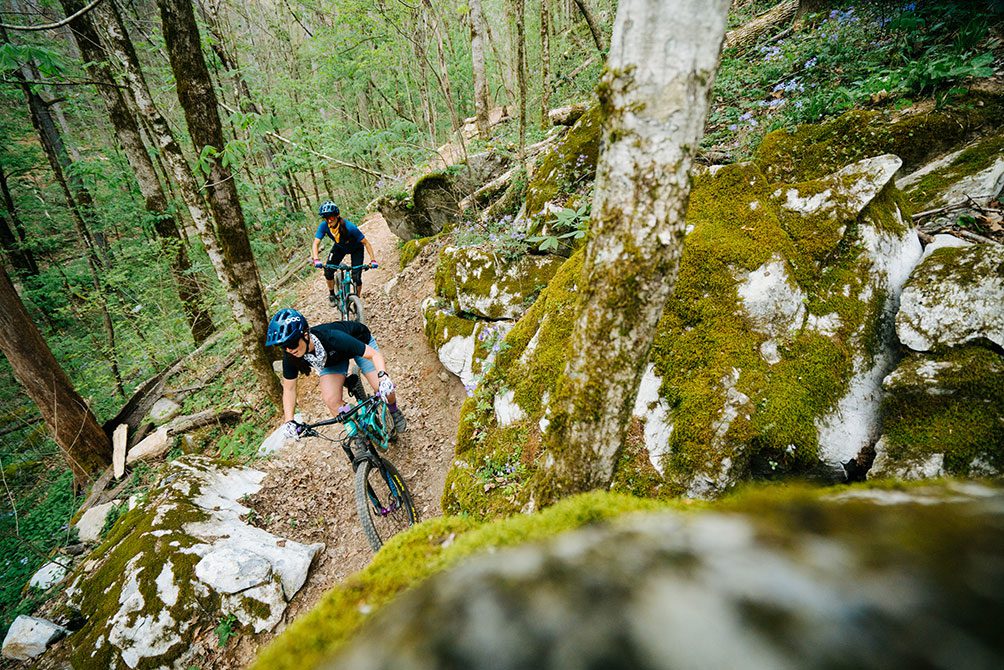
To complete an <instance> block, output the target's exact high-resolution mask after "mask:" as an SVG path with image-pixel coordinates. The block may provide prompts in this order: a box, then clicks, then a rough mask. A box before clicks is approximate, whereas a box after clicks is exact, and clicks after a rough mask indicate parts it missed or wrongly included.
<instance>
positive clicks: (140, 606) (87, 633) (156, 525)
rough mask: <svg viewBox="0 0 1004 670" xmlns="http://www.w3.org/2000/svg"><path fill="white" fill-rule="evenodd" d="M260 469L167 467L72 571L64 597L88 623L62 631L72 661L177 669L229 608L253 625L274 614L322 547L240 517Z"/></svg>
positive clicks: (197, 460) (189, 461)
mask: <svg viewBox="0 0 1004 670" xmlns="http://www.w3.org/2000/svg"><path fill="white" fill-rule="evenodd" d="M263 477H264V474H263V473H261V472H257V471H254V470H242V469H237V468H230V467H225V466H221V465H218V464H217V463H215V462H214V461H212V460H211V459H208V458H204V457H183V458H180V459H177V460H175V461H173V462H171V463H170V464H169V465H168V472H167V474H166V475H165V476H164V478H163V479H162V481H161V483H160V485H159V486H158V487H157V488H155V489H154V490H153V491H152V492H151V493H150V494H149V497H148V500H147V503H146V505H145V506H144V507H142V508H137V509H136V510H133V511H131V512H129V513H128V514H127V515H126V516H125V517H123V518H122V519H120V520H119V521H118V523H117V524H116V525H115V527H114V528H113V530H112V531H111V533H110V535H109V538H108V539H107V540H106V542H105V544H104V545H102V547H100V548H99V549H98V551H97V552H95V556H94V558H92V559H91V560H90V561H87V562H86V563H84V565H83V566H82V567H81V568H80V569H79V570H78V572H77V573H76V578H75V580H74V583H73V584H72V586H71V588H70V589H69V602H70V605H71V607H73V608H75V609H76V610H78V611H79V612H80V613H81V615H82V616H83V617H84V619H86V624H85V625H84V627H83V628H82V629H81V630H80V631H78V632H76V633H75V634H74V635H73V636H72V637H71V638H70V645H71V646H72V650H71V652H70V653H71V660H72V662H73V664H74V667H81V668H83V667H95V668H97V667H100V668H125V667H129V668H137V667H145V668H153V667H183V666H184V659H185V657H186V654H187V653H190V652H191V639H190V638H191V635H192V632H193V631H194V630H196V629H197V628H198V627H200V626H202V627H210V628H211V627H213V626H215V625H216V623H217V622H218V621H219V619H220V618H221V617H224V616H227V615H233V616H235V617H236V618H237V620H238V621H239V622H240V623H241V625H243V626H245V627H246V628H247V629H248V630H251V631H253V632H256V633H258V632H262V631H266V630H270V629H271V628H273V627H274V626H275V625H276V624H277V623H278V622H279V620H280V619H281V617H282V614H283V612H284V611H285V608H286V606H287V603H288V601H289V600H290V599H291V598H292V597H293V596H294V595H295V594H296V592H297V591H298V590H299V589H300V587H302V586H303V584H304V582H305V581H306V578H307V571H308V570H309V568H310V564H311V562H312V560H313V558H314V556H315V555H316V554H317V553H318V552H319V551H321V550H322V549H323V546H324V545H321V544H314V545H309V546H308V545H303V544H300V543H298V542H293V541H291V540H286V539H283V538H280V537H276V536H275V535H272V534H271V533H268V532H266V531H264V530H261V529H259V528H254V527H252V526H249V525H247V524H245V523H244V522H243V521H242V520H241V516H242V515H244V514H247V513H248V511H249V510H248V508H247V507H245V506H244V505H243V504H242V503H241V502H240V501H241V500H242V499H243V498H244V497H245V496H247V495H250V494H252V493H254V492H256V491H257V490H258V489H259V488H260V482H261V480H262V478H263Z"/></svg>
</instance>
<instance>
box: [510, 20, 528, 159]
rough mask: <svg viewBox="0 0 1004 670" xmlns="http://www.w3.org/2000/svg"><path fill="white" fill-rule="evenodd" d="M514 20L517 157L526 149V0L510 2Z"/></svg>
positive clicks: (521, 156)
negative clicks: (517, 95)
mask: <svg viewBox="0 0 1004 670" xmlns="http://www.w3.org/2000/svg"><path fill="white" fill-rule="evenodd" d="M512 3H513V13H514V15H515V18H516V34H515V37H514V39H515V42H516V44H515V51H516V82H517V84H518V86H519V157H520V159H521V160H522V158H523V152H524V150H525V149H526V11H525V10H526V0H512Z"/></svg>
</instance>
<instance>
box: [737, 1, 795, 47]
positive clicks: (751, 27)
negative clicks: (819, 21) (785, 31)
mask: <svg viewBox="0 0 1004 670" xmlns="http://www.w3.org/2000/svg"><path fill="white" fill-rule="evenodd" d="M800 4H803V3H799V0H784V2H781V3H779V4H777V5H774V7H772V8H771V9H769V10H767V11H766V12H764V13H763V14H761V15H760V16H758V17H756V18H755V19H753V20H752V21H750V22H749V23H747V24H745V25H742V26H740V27H738V28H736V29H735V30H730V31H729V32H728V33H727V34H726V35H725V44H724V45H723V46H722V48H723V49H737V50H738V51H739V52H743V51H745V50H746V49H748V48H750V47H751V46H753V45H754V44H756V42H757V40H759V39H760V38H761V37H762V36H763V35H765V34H767V33H769V32H771V31H772V30H774V29H775V28H776V27H777V26H779V25H781V24H782V23H785V22H787V21H790V20H791V19H792V18H794V16H795V12H796V11H797V10H798V9H799V5H800Z"/></svg>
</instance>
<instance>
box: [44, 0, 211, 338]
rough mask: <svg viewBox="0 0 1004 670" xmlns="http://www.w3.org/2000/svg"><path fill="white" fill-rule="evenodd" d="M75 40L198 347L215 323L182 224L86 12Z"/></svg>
mask: <svg viewBox="0 0 1004 670" xmlns="http://www.w3.org/2000/svg"><path fill="white" fill-rule="evenodd" d="M61 2H62V5H63V10H64V11H65V12H66V14H67V16H70V15H73V14H75V13H76V12H77V11H79V10H80V9H81V8H82V7H83V0H61ZM70 26H71V27H72V29H73V36H74V39H75V40H76V42H77V45H78V47H79V49H80V52H81V54H82V56H83V58H84V61H85V62H86V63H87V71H88V73H89V74H90V76H91V77H92V78H93V79H94V80H95V81H97V82H101V84H99V85H98V86H97V89H98V93H100V95H101V99H102V101H103V102H104V105H105V110H106V111H107V113H108V117H109V119H110V120H111V122H112V126H113V127H114V128H115V133H116V135H117V137H118V141H119V144H120V145H121V146H122V150H123V151H124V152H125V154H126V159H127V160H128V161H129V165H130V166H131V167H132V170H133V173H134V174H135V175H136V180H137V182H138V183H139V189H140V192H141V193H142V194H143V200H144V203H145V206H146V211H147V212H149V213H150V216H151V217H152V218H153V222H154V229H155V230H156V232H157V236H158V237H159V238H160V240H161V244H162V249H163V250H164V252H165V253H166V254H167V257H168V261H169V265H170V268H171V275H172V276H173V277H174V281H175V284H176V285H177V287H178V296H179V298H180V299H181V305H182V308H183V309H184V311H185V316H186V318H187V320H188V327H189V330H190V331H191V333H192V339H193V340H194V341H195V344H196V346H198V345H199V344H202V342H204V341H205V340H206V338H208V337H209V336H210V335H211V334H212V333H213V322H212V319H211V318H210V316H209V312H208V311H207V310H206V309H205V308H204V307H202V306H201V296H202V293H203V288H202V286H201V285H200V283H199V281H198V278H197V277H196V276H195V275H193V274H192V273H191V267H192V264H191V261H190V260H189V258H188V250H187V248H186V245H185V242H184V240H183V239H182V237H181V233H180V232H179V231H178V225H177V223H176V222H175V220H174V217H173V216H172V215H171V214H170V211H169V209H168V205H167V196H166V195H165V194H164V189H163V188H162V187H161V184H160V179H159V178H158V177H157V173H156V171H155V170H154V167H153V161H152V160H151V159H150V155H149V153H147V149H146V144H145V143H144V141H143V137H142V135H141V134H140V131H139V124H138V123H137V122H136V118H135V117H134V116H133V114H132V111H131V110H130V109H129V107H128V105H127V104H126V101H125V99H124V98H123V96H122V93H121V91H119V89H118V88H116V87H115V86H114V85H113V84H114V80H113V79H112V75H111V72H110V70H109V68H108V55H107V53H105V50H104V48H103V47H102V46H101V42H100V39H99V38H98V34H97V31H96V30H95V29H94V26H93V24H92V23H91V18H90V16H89V15H87V14H84V15H82V16H80V17H78V18H77V19H74V20H73V21H71V22H70Z"/></svg>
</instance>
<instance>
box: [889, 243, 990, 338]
mask: <svg viewBox="0 0 1004 670" xmlns="http://www.w3.org/2000/svg"><path fill="white" fill-rule="evenodd" d="M1002 305H1004V246H1001V245H998V244H979V245H973V246H970V247H965V248H944V249H938V250H937V251H935V252H934V253H932V254H931V255H930V257H928V258H927V259H926V260H925V261H924V262H923V263H921V264H920V265H919V266H918V267H917V269H916V270H915V271H914V272H913V275H912V276H911V277H910V281H909V282H908V283H907V285H906V287H905V288H904V290H903V296H902V299H901V301H900V309H899V313H898V314H897V315H896V333H897V334H898V335H899V339H900V341H902V342H903V344H905V345H906V346H908V347H910V348H911V349H913V350H914V351H931V350H934V349H939V348H944V347H951V346H956V345H959V344H963V343H965V342H969V341H971V340H978V339H986V340H989V341H991V342H993V343H994V344H996V345H998V346H1004V308H1002Z"/></svg>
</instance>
